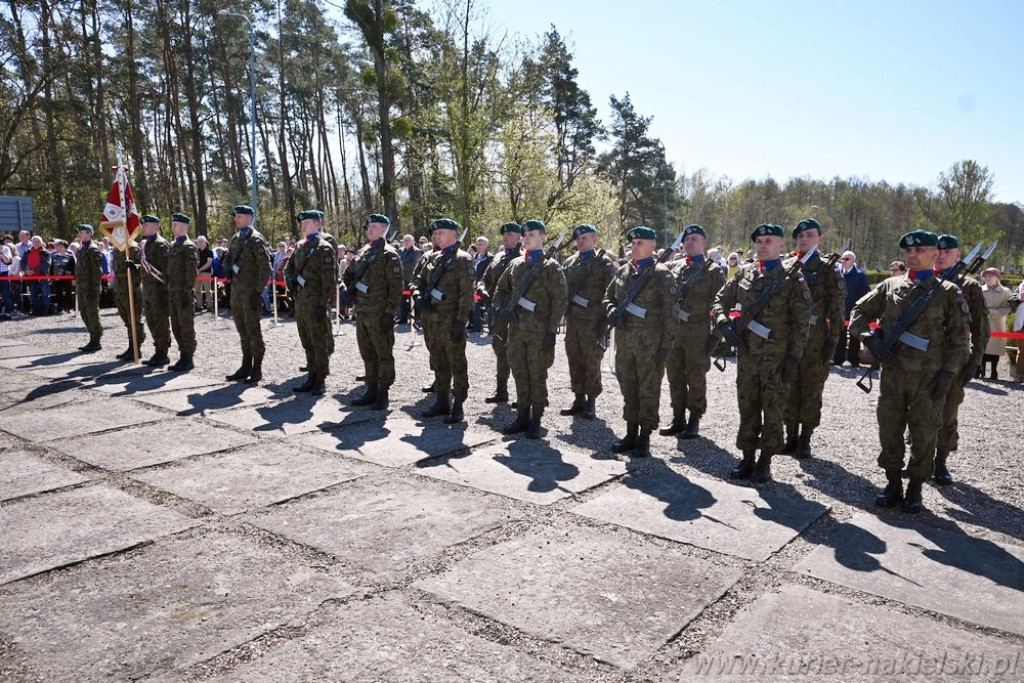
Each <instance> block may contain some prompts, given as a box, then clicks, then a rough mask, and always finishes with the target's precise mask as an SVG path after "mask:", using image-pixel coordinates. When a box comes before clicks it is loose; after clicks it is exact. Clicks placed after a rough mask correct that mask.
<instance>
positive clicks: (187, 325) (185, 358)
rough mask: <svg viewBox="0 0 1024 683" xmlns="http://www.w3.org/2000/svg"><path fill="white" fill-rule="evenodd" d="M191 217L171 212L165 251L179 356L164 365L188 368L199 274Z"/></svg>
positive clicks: (192, 353) (193, 342) (193, 341)
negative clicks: (168, 236)
mask: <svg viewBox="0 0 1024 683" xmlns="http://www.w3.org/2000/svg"><path fill="white" fill-rule="evenodd" d="M191 224H192V219H191V218H190V217H189V216H186V215H185V214H183V213H176V214H172V215H171V235H173V236H174V240H173V241H171V248H170V249H169V250H168V251H167V295H168V299H169V301H170V304H171V332H172V333H173V334H174V341H175V342H177V344H178V352H179V353H180V354H181V357H180V358H178V362H177V363H175V364H174V365H172V366H171V367H169V368H168V370H173V371H174V372H188V371H189V370H191V369H192V368H194V367H195V364H194V363H193V361H192V358H193V357H194V356H195V354H196V327H195V315H196V309H195V305H196V301H195V299H196V295H195V288H196V278H197V277H198V276H199V250H198V249H197V248H196V245H195V243H194V242H193V241H192V240H190V239H189V238H188V226H189V225H191Z"/></svg>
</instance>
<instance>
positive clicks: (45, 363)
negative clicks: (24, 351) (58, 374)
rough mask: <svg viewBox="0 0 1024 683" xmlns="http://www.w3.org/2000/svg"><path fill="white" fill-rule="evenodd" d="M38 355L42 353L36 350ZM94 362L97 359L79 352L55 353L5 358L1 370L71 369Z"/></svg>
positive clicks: (0, 365)
mask: <svg viewBox="0 0 1024 683" xmlns="http://www.w3.org/2000/svg"><path fill="white" fill-rule="evenodd" d="M36 353H40V352H39V350H36ZM94 360H95V359H94V358H91V357H90V356H89V355H87V354H82V353H78V352H73V353H53V354H46V355H37V356H18V357H15V358H3V359H0V368H7V369H8V370H32V369H35V368H45V367H62V368H71V367H74V366H76V365H81V364H83V363H88V362H91V361H94Z"/></svg>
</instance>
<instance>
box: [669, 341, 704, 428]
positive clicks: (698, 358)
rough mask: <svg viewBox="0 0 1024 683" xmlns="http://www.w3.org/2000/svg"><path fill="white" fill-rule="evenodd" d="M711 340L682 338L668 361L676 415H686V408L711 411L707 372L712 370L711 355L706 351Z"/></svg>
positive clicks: (670, 388)
mask: <svg viewBox="0 0 1024 683" xmlns="http://www.w3.org/2000/svg"><path fill="white" fill-rule="evenodd" d="M707 342H708V338H707V337H697V338H688V337H681V338H679V339H676V340H675V342H674V343H673V344H672V350H671V351H669V354H668V362H667V363H666V364H665V374H666V375H668V389H669V395H670V396H671V397H672V412H673V414H676V415H679V414H682V412H683V410H689V411H690V412H691V413H695V414H697V415H703V414H704V413H706V412H707V409H708V382H707V375H708V370H710V369H711V356H709V355H708V353H707V351H706V348H707Z"/></svg>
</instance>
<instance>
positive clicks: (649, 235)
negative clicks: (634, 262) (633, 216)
mask: <svg viewBox="0 0 1024 683" xmlns="http://www.w3.org/2000/svg"><path fill="white" fill-rule="evenodd" d="M626 239H627V240H629V241H630V242H632V241H633V240H654V241H655V242H657V241H658V233H656V232H654V228H648V227H647V226H646V225H638V226H636V227H635V228H633V229H632V230H630V231H629V232H627V233H626Z"/></svg>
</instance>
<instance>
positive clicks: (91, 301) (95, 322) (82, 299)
mask: <svg viewBox="0 0 1024 683" xmlns="http://www.w3.org/2000/svg"><path fill="white" fill-rule="evenodd" d="M78 314H79V315H80V316H82V322H83V323H85V329H87V330H89V339H90V340H93V339H97V340H98V339H99V338H100V337H102V336H103V325H102V324H100V293H99V292H98V291H97V292H96V293H95V294H93V293H92V292H88V293H86V292H79V293H78Z"/></svg>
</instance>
